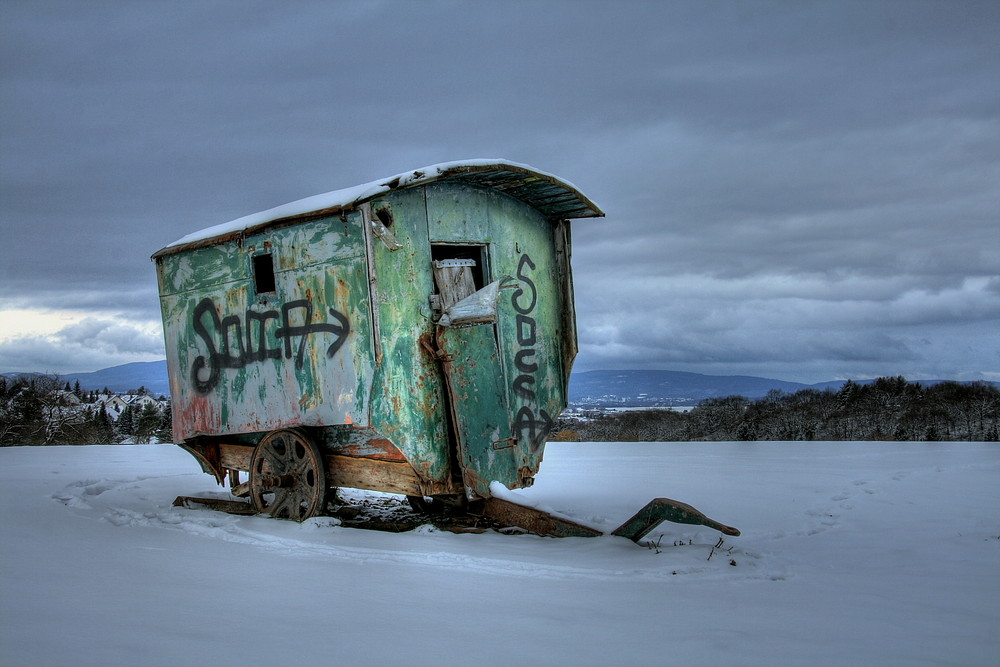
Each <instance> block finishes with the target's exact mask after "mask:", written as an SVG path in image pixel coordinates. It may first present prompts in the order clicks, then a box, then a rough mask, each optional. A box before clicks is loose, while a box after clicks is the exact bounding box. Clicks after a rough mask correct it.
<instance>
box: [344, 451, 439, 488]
mask: <svg viewBox="0 0 1000 667" xmlns="http://www.w3.org/2000/svg"><path fill="white" fill-rule="evenodd" d="M326 470H327V473H326V476H327V479H328V480H329V482H330V486H343V487H348V488H352V489H367V490H369V491H383V492H385V493H401V494H403V495H407V496H419V495H423V494H422V492H421V490H420V478H419V477H417V473H415V472H414V471H413V468H412V467H411V466H410V464H409V463H398V462H396V461H376V460H373V459H358V458H353V457H350V456H337V455H336V454H328V455H327V457H326Z"/></svg>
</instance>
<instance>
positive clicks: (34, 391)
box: [0, 375, 171, 447]
mask: <svg viewBox="0 0 1000 667" xmlns="http://www.w3.org/2000/svg"><path fill="white" fill-rule="evenodd" d="M143 391H144V390H142V389H139V390H136V392H137V393H139V395H142V392H143ZM108 396H110V393H108V392H107V391H106V390H105V393H104V394H99V393H97V392H85V391H81V389H80V385H79V383H77V384H76V385H75V386H74V387H73V388H70V387H69V385H68V384H67V385H64V384H63V383H62V382H61V381H60V380H59V379H58V378H57V377H54V376H50V375H30V376H21V377H18V378H14V379H8V378H6V377H0V447H9V446H13V445H91V444H119V443H139V444H141V443H148V442H151V441H153V440H154V439H159V440H161V441H169V440H170V420H171V417H170V408H169V404H168V405H167V406H166V408H164V409H159V408H158V407H157V406H156V405H154V404H153V403H146V404H145V405H143V406H142V407H132V406H127V407H125V408H124V409H123V410H122V411H121V412H120V413H116V418H115V419H112V418H111V416H109V414H108V411H107V409H106V403H105V401H103V400H101V398H102V397H104V398H106V397H108Z"/></svg>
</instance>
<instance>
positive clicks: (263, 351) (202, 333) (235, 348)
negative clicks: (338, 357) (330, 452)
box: [191, 298, 351, 394]
mask: <svg viewBox="0 0 1000 667" xmlns="http://www.w3.org/2000/svg"><path fill="white" fill-rule="evenodd" d="M313 312H314V307H313V304H312V302H311V301H307V300H305V299H302V300H299V301H289V302H288V303H285V304H283V305H282V306H281V312H280V313H279V312H278V311H277V310H268V311H265V312H262V313H259V312H256V311H253V310H247V311H246V314H245V315H244V317H242V318H241V317H240V316H239V315H228V316H226V317H223V318H220V317H219V311H218V309H217V308H216V307H215V302H214V301H212V299H210V298H205V299H202V300H201V301H200V302H199V303H198V305H197V306H195V309H194V323H193V326H194V332H195V333H196V334H197V335H198V337H199V338H201V341H202V342H203V343H204V344H205V347H206V348H207V349H208V353H207V354H205V355H201V356H199V357H197V358H195V360H194V363H192V364H191V384H192V385H193V386H194V388H195V391H197V392H198V393H199V394H207V393H209V392H211V391H212V390H213V389H215V387H216V385H218V384H219V378H220V376H221V371H222V370H223V369H225V368H243V367H245V366H246V365H248V364H252V363H257V362H260V361H264V360H265V359H281V358H282V357H284V358H285V359H291V358H292V357H293V356H294V357H295V368H296V369H301V368H302V366H303V364H304V362H305V355H306V340H307V339H308V338H309V336H311V335H313V334H318V333H328V334H333V335H334V336H336V338H335V339H334V341H333V342H332V343H330V346H329V347H328V348H327V349H326V356H327V357H332V356H333V355H335V354H337V351H338V350H339V349H340V348H341V346H343V344H344V341H345V340H346V339H347V335H348V334H349V333H350V332H351V323H350V321H349V320H348V319H347V317H346V316H345V315H344V314H343V313H340V312H338V311H337V310H335V309H334V308H330V315H331V316H332V317H333V319H334V320H335V321H334V322H313ZM293 314H297V315H298V317H295V315H293ZM293 321H298V322H302V324H293ZM272 322H273V324H271V323H272ZM275 327H276V328H275ZM269 331H272V334H271V335H272V336H273V339H274V340H275V341H278V342H279V343H281V347H271V344H270V342H269V336H268V332H269ZM244 333H245V335H244ZM296 339H297V346H295V352H294V355H293V351H292V349H293V345H294V343H295V342H296ZM217 341H218V342H219V343H220V344H219V345H218V346H216V342H217ZM206 369H207V377H206V376H205V372H206Z"/></svg>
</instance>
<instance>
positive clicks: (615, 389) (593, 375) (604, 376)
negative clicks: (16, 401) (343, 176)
mask: <svg viewBox="0 0 1000 667" xmlns="http://www.w3.org/2000/svg"><path fill="white" fill-rule="evenodd" d="M22 374H23V373H0V375H3V376H6V377H13V376H17V375H22ZM59 378H60V380H64V381H66V382H69V383H70V384H71V385H72V384H74V383H75V382H79V383H80V387H81V388H82V389H85V390H88V391H89V390H92V389H93V390H100V389H103V388H105V387H107V388H108V389H110V390H111V391H113V392H126V391H129V390H132V389H138V388H139V387H145V388H146V389H147V390H148V391H149V392H150V393H152V394H154V395H159V394H165V395H168V394H169V393H170V385H169V383H168V382H167V362H166V361H147V362H136V363H131V364H123V365H121V366H113V367H111V368H105V369H102V370H99V371H94V372H92V373H67V374H66V375H60V376H59ZM858 382H859V383H862V384H863V383H865V382H869V381H868V380H859V381H858ZM937 382H941V380H931V381H923V380H922V381H921V384H925V385H930V384H935V383H937ZM843 384H844V380H831V381H828V382H819V383H817V384H803V383H801V382H788V381H785V380H775V379H772V378H763V377H755V376H751V375H702V374H701V373H684V372H681V371H661V370H642V371H639V370H624V371H608V370H597V371H585V372H580V373H573V374H572V376H571V377H570V381H569V402H570V403H571V404H572V405H575V406H653V405H696V404H698V403H699V402H701V401H703V400H705V399H706V398H715V397H721V396H734V395H740V396H746V397H747V398H751V399H754V398H760V397H762V396H764V395H766V394H767V393H768V392H769V391H771V390H773V389H777V390H780V391H783V392H786V393H793V392H796V391H799V390H801V389H819V390H823V389H831V388H832V389H839V388H840V387H841V386H842V385H843Z"/></svg>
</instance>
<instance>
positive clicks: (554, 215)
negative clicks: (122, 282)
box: [153, 158, 604, 258]
mask: <svg viewBox="0 0 1000 667" xmlns="http://www.w3.org/2000/svg"><path fill="white" fill-rule="evenodd" d="M441 180H458V181H464V182H468V183H473V184H476V185H480V186H483V187H488V188H493V189H496V190H500V191H502V192H506V193H507V194H509V195H511V196H513V197H515V198H517V199H520V200H522V201H524V202H525V203H527V204H529V205H531V206H533V207H534V208H536V209H537V210H538V211H539V212H541V213H542V214H543V215H545V216H546V217H547V218H550V219H566V220H568V219H571V218H593V217H603V216H604V212H603V211H601V209H600V208H598V207H597V206H596V205H595V204H594V203H593V202H591V201H590V200H589V199H587V198H586V197H585V196H584V195H583V194H582V193H581V192H580V191H579V190H578V189H577V188H576V186H574V185H573V184H572V183H569V182H568V181H564V180H562V179H560V178H558V177H557V176H554V175H553V174H548V173H545V172H543V171H538V170H537V169H535V168H534V167H531V166H529V165H526V164H519V163H517V162H510V161H508V160H503V159H496V158H487V159H476V160H460V161H455V162H442V163H439V164H435V165H430V166H428V167H422V168H420V169H415V170H413V171H407V172H403V173H401V174H397V175H395V176H390V177H389V178H381V179H379V180H377V181H371V182H370V183H364V184H362V185H356V186H354V187H350V188H344V189H342V190H334V191H332V192H327V193H324V194H320V195H314V196H312V197H306V198H305V199H299V200H298V201H293V202H290V203H288V204H283V205H282V206H277V207H275V208H271V209H268V210H266V211H261V212H259V213H253V214H251V215H247V216H244V217H242V218H237V219H236V220H232V221H230V222H226V223H223V224H221V225H215V226H214V227H209V228H207V229H203V230H201V231H198V232H194V233H192V234H188V235H187V236H184V237H183V238H180V239H178V240H176V241H174V242H173V243H171V244H170V245H168V246H166V247H165V248H163V249H162V250H160V251H159V252H157V253H156V254H155V255H153V257H154V258H155V257H159V256H161V255H166V254H171V253H173V252H178V251H180V250H182V249H187V248H191V247H200V246H204V245H209V244H211V243H219V242H222V241H224V240H227V239H228V238H231V237H233V236H238V235H244V234H246V233H249V232H253V231H258V230H259V229H261V228H263V227H266V226H268V225H271V224H273V223H276V222H278V221H286V220H292V219H295V218H301V217H314V216H316V215H332V214H334V213H338V212H341V211H346V210H350V209H352V208H354V207H355V206H357V205H358V204H361V203H363V202H365V201H368V200H370V199H373V198H375V197H377V196H379V195H381V194H384V193H386V192H389V191H392V190H398V189H401V188H410V187H415V186H418V185H425V184H427V183H431V182H434V181H441Z"/></svg>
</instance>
